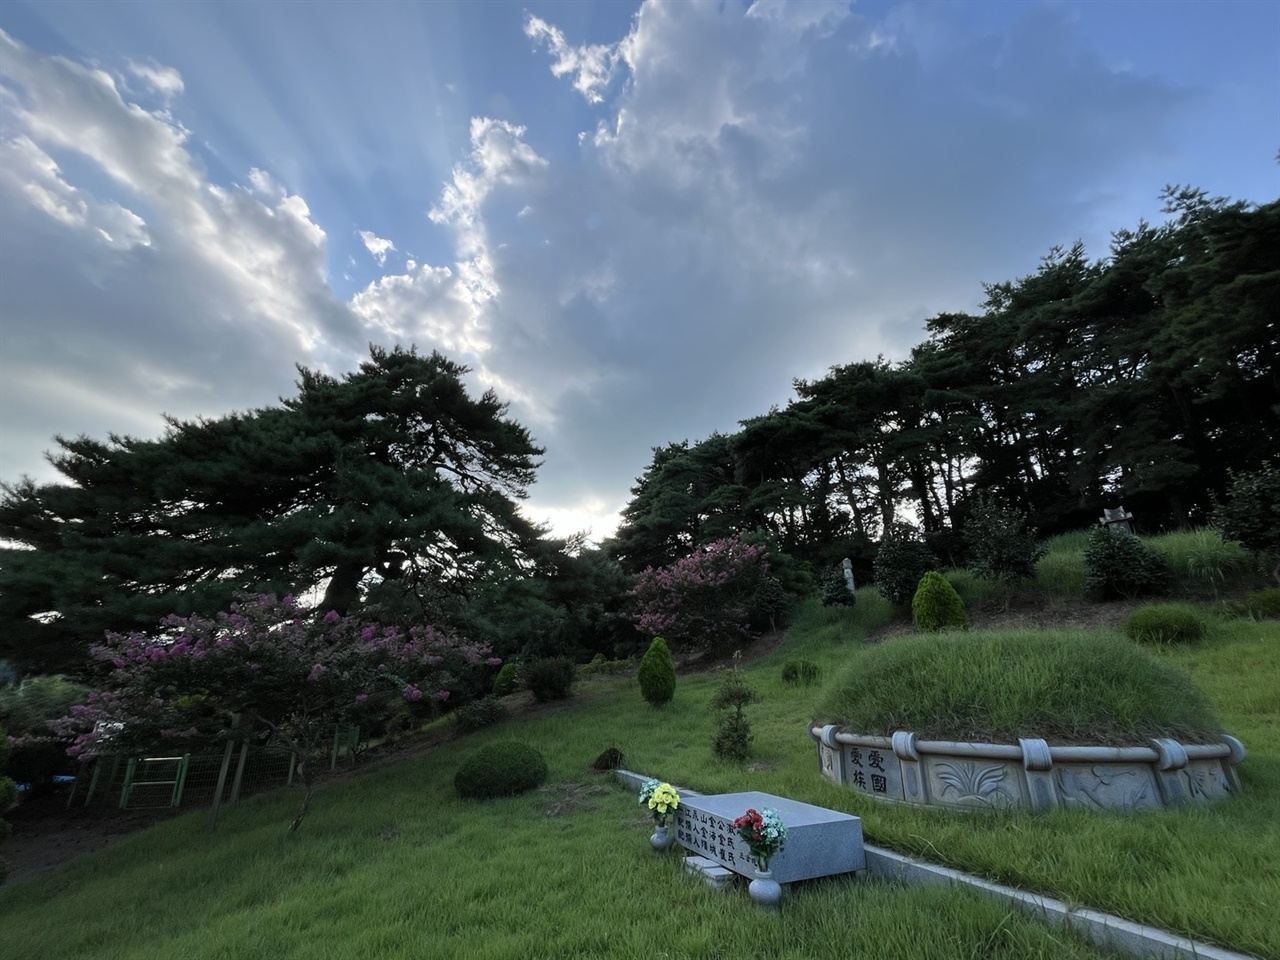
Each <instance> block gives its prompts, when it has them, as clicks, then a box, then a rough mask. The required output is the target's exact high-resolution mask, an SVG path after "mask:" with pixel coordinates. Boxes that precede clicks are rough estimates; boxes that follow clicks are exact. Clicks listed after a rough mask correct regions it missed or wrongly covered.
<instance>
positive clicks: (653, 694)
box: [637, 637, 676, 707]
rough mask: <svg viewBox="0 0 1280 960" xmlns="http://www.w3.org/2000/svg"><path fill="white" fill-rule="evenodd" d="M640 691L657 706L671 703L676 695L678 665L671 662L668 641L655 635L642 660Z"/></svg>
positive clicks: (638, 677) (639, 676) (639, 677)
mask: <svg viewBox="0 0 1280 960" xmlns="http://www.w3.org/2000/svg"><path fill="white" fill-rule="evenodd" d="M637 679H638V680H639V681H640V693H641V695H642V696H643V697H644V698H645V699H646V700H648V701H649V702H650V703H651V704H653V705H654V706H655V707H658V706H661V705H662V704H664V703H669V702H670V701H671V698H672V697H674V696H675V695H676V666H675V664H674V663H672V662H671V650H670V649H669V648H668V647H667V641H665V640H663V639H662V638H661V637H654V638H653V642H652V643H651V644H649V649H648V651H647V652H646V653H645V655H644V659H643V660H641V661H640V672H639V674H638V675H637Z"/></svg>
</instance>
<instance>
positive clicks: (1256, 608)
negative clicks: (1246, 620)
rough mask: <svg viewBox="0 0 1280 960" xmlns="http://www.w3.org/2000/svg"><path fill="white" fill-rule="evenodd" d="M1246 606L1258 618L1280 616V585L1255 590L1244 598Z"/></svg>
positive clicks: (1252, 615) (1250, 614)
mask: <svg viewBox="0 0 1280 960" xmlns="http://www.w3.org/2000/svg"><path fill="white" fill-rule="evenodd" d="M1244 607H1245V609H1246V610H1247V611H1249V616H1251V617H1254V618H1255V619H1258V620H1267V619H1276V618H1280V587H1272V588H1270V589H1269V590H1255V591H1254V592H1253V593H1251V594H1249V595H1248V596H1247V597H1245V598H1244Z"/></svg>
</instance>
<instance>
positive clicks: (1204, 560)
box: [1146, 527, 1249, 597]
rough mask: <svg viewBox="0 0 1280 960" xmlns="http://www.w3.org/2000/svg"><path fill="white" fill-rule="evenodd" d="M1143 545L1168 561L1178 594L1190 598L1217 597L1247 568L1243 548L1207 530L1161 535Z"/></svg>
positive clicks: (1151, 538) (1245, 553)
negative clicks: (1235, 576) (1228, 583)
mask: <svg viewBox="0 0 1280 960" xmlns="http://www.w3.org/2000/svg"><path fill="white" fill-rule="evenodd" d="M1146 541H1147V544H1148V546H1150V547H1151V548H1152V549H1153V550H1155V551H1156V552H1157V553H1159V554H1160V555H1161V556H1163V557H1164V558H1165V560H1166V561H1168V563H1169V568H1170V569H1171V570H1172V571H1173V576H1174V579H1175V581H1176V582H1177V588H1178V590H1179V592H1181V593H1185V594H1187V595H1190V596H1213V597H1217V596H1219V595H1220V593H1221V591H1222V589H1223V587H1225V586H1226V584H1227V582H1228V581H1229V580H1230V579H1232V578H1233V577H1234V575H1236V574H1237V573H1239V572H1241V571H1243V570H1245V569H1247V568H1248V566H1249V553H1248V551H1247V550H1245V548H1244V547H1242V546H1241V545H1240V544H1238V543H1236V542H1235V541H1234V540H1223V539H1222V535H1221V534H1220V533H1219V532H1218V531H1217V530H1214V529H1212V528H1209V527H1202V528H1200V529H1198V530H1180V531H1176V532H1174V533H1164V534H1161V535H1159V536H1156V537H1148V538H1146Z"/></svg>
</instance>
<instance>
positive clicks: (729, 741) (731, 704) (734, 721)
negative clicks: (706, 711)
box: [711, 654, 760, 761]
mask: <svg viewBox="0 0 1280 960" xmlns="http://www.w3.org/2000/svg"><path fill="white" fill-rule="evenodd" d="M737 656H738V655H737V654H734V657H735V658H736V657H737ZM759 699H760V697H759V695H758V694H757V693H756V692H755V691H754V690H752V689H751V687H749V686H748V685H747V681H746V680H745V679H743V676H742V674H741V673H740V672H739V670H738V666H737V664H736V663H735V664H734V666H733V669H732V670H730V671H729V672H728V673H726V674H725V675H724V679H723V680H721V681H720V686H719V688H718V689H717V690H716V693H715V696H714V697H712V698H711V706H712V708H713V709H715V710H724V711H727V712H726V713H725V714H724V715H723V716H721V718H720V721H719V722H718V723H717V725H716V732H715V735H714V736H713V737H712V738H711V751H712V752H713V753H714V754H715V755H716V756H717V757H720V758H721V759H724V760H738V761H742V760H745V759H747V757H748V756H750V754H751V741H752V739H754V737H753V735H752V733H751V722H750V721H749V720H748V719H747V715H746V713H745V712H744V711H745V709H746V707H747V706H748V705H750V704H752V703H755V702H756V701H757V700H759Z"/></svg>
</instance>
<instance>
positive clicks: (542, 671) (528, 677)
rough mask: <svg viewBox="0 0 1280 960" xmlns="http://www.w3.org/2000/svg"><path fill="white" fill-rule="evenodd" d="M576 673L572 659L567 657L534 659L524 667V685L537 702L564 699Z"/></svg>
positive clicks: (571, 686)
mask: <svg viewBox="0 0 1280 960" xmlns="http://www.w3.org/2000/svg"><path fill="white" fill-rule="evenodd" d="M576 674H577V671H576V670H574V668H573V661H572V660H570V659H568V658H567V657H551V658H549V659H546V660H535V661H533V663H531V664H529V665H528V666H527V667H525V668H524V685H525V686H526V687H528V688H529V691H530V692H531V693H532V694H533V699H535V700H537V701H538V702H539V703H546V702H547V701H548V700H564V699H566V698H568V696H569V691H570V690H571V689H572V688H573V680H574V677H575V676H576Z"/></svg>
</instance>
